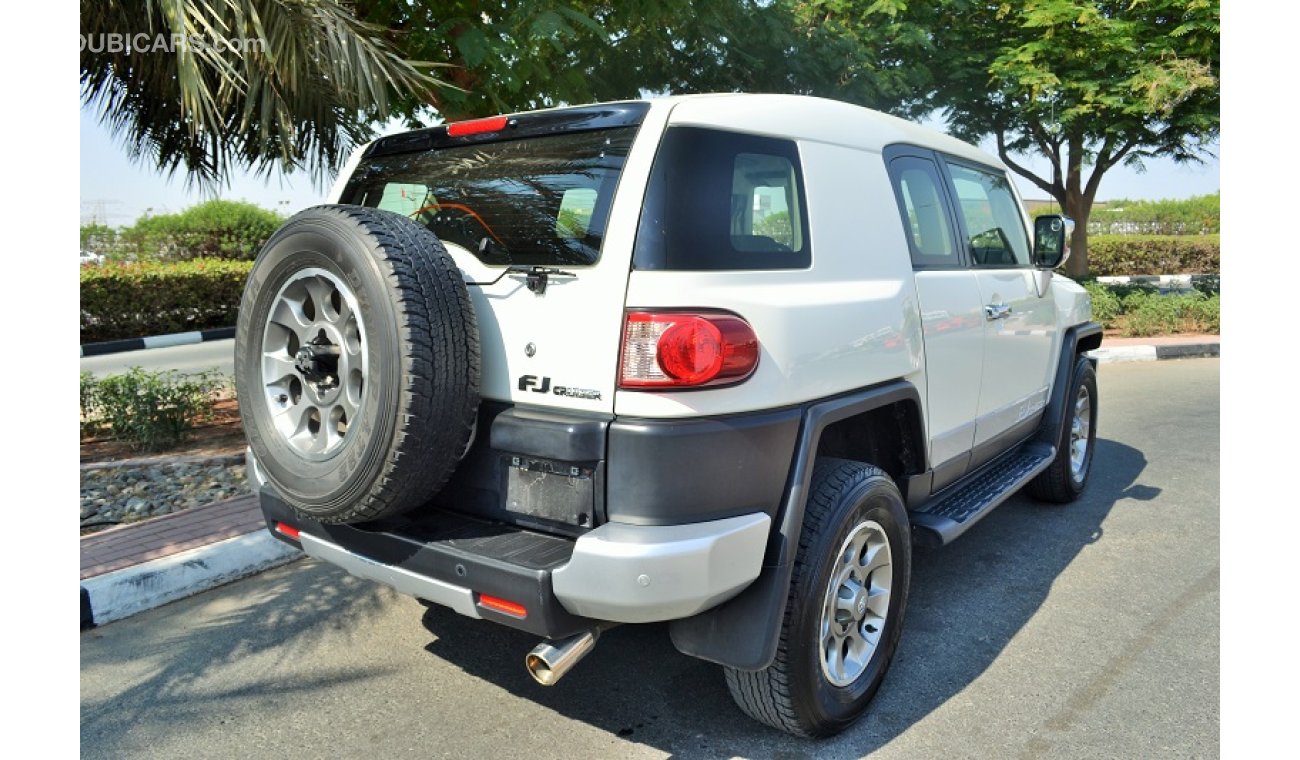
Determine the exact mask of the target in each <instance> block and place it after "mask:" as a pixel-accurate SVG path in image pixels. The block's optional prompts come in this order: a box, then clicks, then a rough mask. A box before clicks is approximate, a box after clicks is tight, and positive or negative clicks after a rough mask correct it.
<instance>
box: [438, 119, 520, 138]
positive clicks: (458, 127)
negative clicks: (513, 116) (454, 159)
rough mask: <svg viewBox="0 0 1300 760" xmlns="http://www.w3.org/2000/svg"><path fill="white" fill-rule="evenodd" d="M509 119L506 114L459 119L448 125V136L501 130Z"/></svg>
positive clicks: (462, 135)
mask: <svg viewBox="0 0 1300 760" xmlns="http://www.w3.org/2000/svg"><path fill="white" fill-rule="evenodd" d="M508 121H509V118H508V117H505V116H490V117H488V118H486V119H471V120H470V121H457V122H453V123H451V124H448V125H447V136H448V137H465V136H466V135H483V134H487V133H488V132H500V131H501V130H503V129H505V128H506V124H507V122H508Z"/></svg>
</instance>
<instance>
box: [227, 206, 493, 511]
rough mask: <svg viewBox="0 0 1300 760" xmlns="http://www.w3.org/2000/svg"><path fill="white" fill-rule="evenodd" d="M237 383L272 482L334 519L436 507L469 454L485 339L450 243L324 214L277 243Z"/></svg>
mask: <svg viewBox="0 0 1300 760" xmlns="http://www.w3.org/2000/svg"><path fill="white" fill-rule="evenodd" d="M235 384H236V388H237V390H238V393H239V409H240V414H241V416H242V417H243V422H244V432H245V435H246V436H247V438H248V443H249V447H250V448H251V449H252V452H253V455H254V456H255V457H256V459H257V461H256V465H257V468H258V470H259V472H260V474H261V476H262V477H264V478H265V479H266V480H267V481H268V482H269V484H270V485H272V486H273V487H274V488H275V490H276V491H277V492H278V494H279V495H280V496H281V497H282V498H283V499H284V500H285V501H286V502H287V503H288V504H289V505H290V506H291V507H293V509H294V510H295V511H297V512H298V513H299V514H301V515H303V516H305V517H307V518H310V519H313V520H317V521H320V522H330V523H356V522H366V521H371V520H378V519H381V518H385V517H392V516H394V515H398V514H401V513H403V512H406V511H409V510H411V509H413V508H415V507H417V506H420V505H421V504H423V503H424V502H426V501H428V499H429V498H430V497H431V496H433V495H434V494H435V493H436V492H437V490H438V489H439V488H440V487H441V486H442V485H443V483H445V482H446V480H447V478H448V477H450V475H451V473H452V472H453V470H454V469H455V467H456V464H457V462H458V461H459V459H460V457H461V455H462V454H463V453H464V451H465V449H466V447H467V446H468V444H469V441H470V437H471V435H472V432H473V429H474V420H475V417H476V414H477V410H478V401H479V338H478V325H477V322H476V321H475V319H474V310H473V306H472V305H471V303H470V300H469V294H468V292H467V291H466V289H465V283H464V280H463V279H462V277H461V274H460V271H459V270H458V269H457V267H456V264H455V262H454V261H453V260H452V258H451V256H449V255H448V254H447V249H446V248H445V247H443V245H442V242H441V241H439V240H438V238H437V237H436V236H435V235H434V234H433V233H432V232H430V231H429V230H428V229H427V228H426V227H424V226H423V225H420V224H418V223H416V222H413V221H411V220H410V219H407V218H406V217H404V216H399V215H397V214H394V213H391V212H388V211H380V210H378V209H372V208H365V207H361V206H317V207H315V208H310V209H307V210H306V211H303V212H301V213H299V214H297V215H295V216H294V217H293V218H291V219H289V221H287V222H285V224H284V226H282V227H281V228H280V229H279V230H277V231H276V233H275V234H274V235H272V236H271V239H270V240H268V241H267V242H266V245H265V246H263V248H262V251H261V252H260V253H259V254H258V257H257V261H256V263H254V265H253V270H252V273H251V274H250V276H249V278H248V283H247V285H246V286H245V287H244V295H243V301H242V302H241V304H240V308H239V321H238V327H237V329H236V333H235Z"/></svg>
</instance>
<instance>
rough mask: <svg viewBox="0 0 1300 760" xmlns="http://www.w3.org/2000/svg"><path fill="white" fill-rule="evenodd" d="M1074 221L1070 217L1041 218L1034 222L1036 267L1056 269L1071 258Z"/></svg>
mask: <svg viewBox="0 0 1300 760" xmlns="http://www.w3.org/2000/svg"><path fill="white" fill-rule="evenodd" d="M1073 233H1074V220H1072V219H1070V218H1069V217H1068V216H1058V215H1055V214H1054V215H1052V216H1040V217H1038V218H1037V219H1035V220H1034V266H1035V267H1038V268H1039V269H1055V268H1057V267H1059V266H1060V265H1062V264H1064V263H1065V260H1066V259H1068V258H1070V236H1071V235H1072V234H1073Z"/></svg>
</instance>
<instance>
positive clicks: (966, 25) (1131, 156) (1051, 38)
mask: <svg viewBox="0 0 1300 760" xmlns="http://www.w3.org/2000/svg"><path fill="white" fill-rule="evenodd" d="M801 14H802V17H803V18H804V19H814V18H815V19H819V20H821V21H822V22H824V23H833V24H835V25H837V27H838V28H839V29H841V30H842V32H843V33H845V34H847V35H850V36H851V37H852V38H853V39H855V40H856V41H857V42H858V44H859V45H860V48H859V53H858V55H859V56H860V57H861V59H862V60H864V61H865V63H864V64H863V66H862V70H863V72H864V73H863V76H864V77H867V78H871V77H873V76H878V75H879V73H880V72H898V71H909V72H910V81H912V82H915V83H916V86H915V87H914V89H912V90H911V92H907V93H901V92H898V91H897V90H895V91H894V92H893V93H886V97H884V98H882V99H881V100H880V102H876V103H866V104H867V105H874V106H876V107H884V108H886V109H888V110H893V111H896V112H900V113H902V114H904V115H908V116H912V117H916V116H920V115H924V114H928V113H931V112H933V111H935V110H936V109H938V110H940V111H941V112H942V113H943V114H944V116H945V117H946V118H947V119H948V123H949V129H950V130H951V131H952V132H953V134H955V135H956V136H958V137H961V138H963V139H966V140H969V141H971V142H978V141H980V140H982V139H984V138H986V137H992V138H993V140H994V142H995V144H996V146H997V151H998V154H999V156H1000V157H1001V158H1002V160H1003V161H1004V162H1005V163H1006V164H1007V166H1008V167H1010V168H1011V170H1012V171H1014V172H1016V173H1017V174H1019V175H1021V176H1023V177H1025V178H1026V179H1028V180H1029V181H1030V182H1032V183H1034V185H1036V186H1037V187H1039V188H1041V189H1042V190H1043V191H1044V192H1046V193H1048V194H1049V195H1050V196H1052V197H1053V198H1055V199H1056V200H1057V202H1058V203H1060V204H1061V207H1062V208H1063V209H1065V211H1066V213H1067V214H1068V215H1069V216H1070V217H1072V218H1073V219H1074V220H1075V222H1076V226H1075V231H1074V237H1073V239H1072V240H1071V250H1072V255H1071V258H1070V262H1069V264H1067V271H1068V272H1069V273H1070V274H1071V275H1072V276H1080V275H1083V274H1086V273H1087V269H1088V263H1087V262H1088V248H1087V226H1088V217H1089V215H1090V213H1091V211H1092V204H1093V201H1094V199H1095V198H1096V196H1097V190H1098V188H1099V187H1100V184H1101V179H1102V177H1103V176H1105V174H1106V172H1107V171H1109V170H1110V169H1112V168H1114V167H1115V166H1118V165H1120V164H1121V163H1122V164H1127V165H1129V166H1135V167H1138V168H1141V165H1142V159H1144V158H1152V157H1156V156H1164V157H1169V158H1172V159H1174V160H1175V161H1180V162H1198V161H1200V160H1202V159H1201V156H1203V155H1204V153H1205V151H1206V149H1207V145H1208V144H1209V143H1211V142H1213V141H1214V140H1215V139H1216V138H1217V137H1218V134H1219V4H1218V2H1217V0H1114V1H1112V2H1096V1H1094V0H1023V2H1020V3H1014V4H1013V3H1010V2H1000V1H998V0H986V1H984V2H981V1H980V0H939V1H936V2H908V0H814V1H813V2H809V3H807V4H806V5H803V6H801ZM891 94H892V96H893V97H890V95H891ZM1031 153H1034V154H1038V155H1041V156H1044V157H1045V158H1046V159H1047V160H1048V163H1049V165H1050V167H1051V175H1050V176H1039V175H1038V174H1036V173H1034V172H1033V171H1031V170H1030V169H1029V168H1028V167H1026V166H1025V165H1024V162H1023V161H1022V160H1018V159H1017V156H1023V155H1026V154H1031ZM1089 167H1090V171H1086V170H1087V169H1089Z"/></svg>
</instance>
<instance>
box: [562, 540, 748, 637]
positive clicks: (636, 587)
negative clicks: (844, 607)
mask: <svg viewBox="0 0 1300 760" xmlns="http://www.w3.org/2000/svg"><path fill="white" fill-rule="evenodd" d="M771 524H772V519H771V518H770V517H768V516H767V515H764V514H753V515H741V516H739V517H729V518H726V519H724V520H711V521H709V522H702V523H691V524H689V525H628V524H626V523H606V524H604V525H602V526H600V527H599V528H596V529H594V530H592V531H590V532H588V533H585V534H583V535H582V536H581V537H580V538H579V539H578V540H577V543H576V545H575V546H574V550H573V557H572V558H571V559H570V560H569V562H568V563H567V564H565V565H564V566H563V567H560V568H558V569H557V570H555V571H553V572H552V573H551V583H552V588H553V589H554V591H555V596H556V597H557V598H558V599H559V600H560V604H561V605H563V606H564V608H565V609H566V610H568V611H569V612H571V613H573V614H574V615H581V616H583V617H589V618H595V619H597V620H610V621H614V622H619V623H649V622H653V621H657V620H674V619H677V618H684V617H689V616H691V615H694V614H696V613H698V612H702V611H704V610H706V609H708V608H710V607H712V606H714V605H716V604H718V603H720V602H723V601H726V600H727V599H729V598H731V597H732V596H735V595H736V594H737V593H739V592H740V591H741V590H742V589H744V588H745V586H748V585H749V584H750V583H752V582H753V580H754V579H755V578H757V577H758V572H759V570H760V569H761V568H762V564H763V553H764V551H765V550H766V548H767V534H768V529H769V527H770V526H771Z"/></svg>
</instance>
